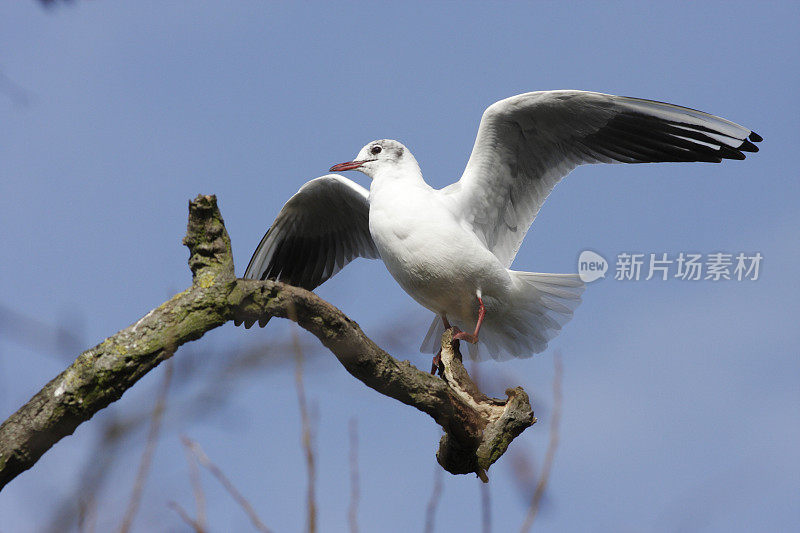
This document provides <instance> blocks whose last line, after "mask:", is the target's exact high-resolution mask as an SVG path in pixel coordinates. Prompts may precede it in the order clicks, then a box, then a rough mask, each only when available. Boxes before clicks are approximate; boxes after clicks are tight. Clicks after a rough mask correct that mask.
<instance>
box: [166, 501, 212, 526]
mask: <svg viewBox="0 0 800 533" xmlns="http://www.w3.org/2000/svg"><path fill="white" fill-rule="evenodd" d="M168 505H169V508H170V509H172V510H173V511H175V512H176V513H178V516H180V517H181V520H183V521H184V522H186V524H187V525H189V527H191V528H192V529H194V531H195V533H205V531H206V530H205V528H203V526H201V525H200V523H199V522H198V521H197V520H194V519H192V517H191V516H189V513H187V512H186V510H185V509H184V508H183V507H181V506H180V505H179V504H178V503H177V502H169V504H168Z"/></svg>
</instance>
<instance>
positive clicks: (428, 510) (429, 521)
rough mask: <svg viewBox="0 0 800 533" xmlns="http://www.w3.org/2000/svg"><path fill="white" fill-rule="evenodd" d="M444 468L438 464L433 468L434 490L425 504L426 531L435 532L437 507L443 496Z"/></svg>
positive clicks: (428, 532) (426, 532) (427, 532)
mask: <svg viewBox="0 0 800 533" xmlns="http://www.w3.org/2000/svg"><path fill="white" fill-rule="evenodd" d="M442 475H443V474H442V469H441V468H439V467H438V466H437V467H435V468H434V470H433V491H432V492H431V497H430V499H429V500H428V505H426V506H425V533H433V526H434V523H435V520H436V508H437V507H438V505H439V499H440V498H441V496H442Z"/></svg>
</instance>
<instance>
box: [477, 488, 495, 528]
mask: <svg viewBox="0 0 800 533" xmlns="http://www.w3.org/2000/svg"><path fill="white" fill-rule="evenodd" d="M479 485H480V486H481V487H480V491H481V526H482V527H481V530H482V531H483V533H492V495H491V493H490V492H489V484H488V483H483V482H480V483H479Z"/></svg>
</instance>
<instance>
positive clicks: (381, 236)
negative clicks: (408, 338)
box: [369, 182, 510, 317]
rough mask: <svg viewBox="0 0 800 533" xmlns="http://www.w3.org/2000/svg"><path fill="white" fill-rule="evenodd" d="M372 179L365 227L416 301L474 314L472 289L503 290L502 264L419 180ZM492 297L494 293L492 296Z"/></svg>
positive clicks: (505, 280) (438, 309) (451, 313)
mask: <svg viewBox="0 0 800 533" xmlns="http://www.w3.org/2000/svg"><path fill="white" fill-rule="evenodd" d="M375 185H376V184H373V187H372V189H371V191H370V213H369V228H370V233H371V234H372V238H373V240H374V241H375V245H376V246H377V248H378V251H379V252H380V254H381V258H382V259H383V262H384V263H385V264H386V268H387V269H388V270H389V272H390V273H391V274H392V276H393V277H394V278H395V280H396V281H397V282H398V283H399V284H400V286H401V287H403V289H404V290H405V291H406V292H407V293H408V294H409V295H410V296H411V297H412V298H414V299H415V300H416V301H417V302H419V303H420V304H421V305H423V306H425V307H427V308H428V309H430V310H431V311H434V312H436V313H439V314H442V313H445V314H448V315H449V316H454V317H456V316H463V315H467V316H469V315H471V314H474V313H473V312H474V308H475V301H476V300H475V295H476V292H477V291H479V290H480V291H481V292H482V293H488V294H489V295H490V296H500V295H501V294H504V293H506V292H507V290H508V287H509V286H510V278H509V276H508V273H507V271H506V269H505V268H504V267H503V266H502V265H501V264H500V262H499V261H498V260H497V258H496V257H495V256H494V255H493V254H492V253H491V252H489V251H488V250H487V249H486V248H485V246H483V244H482V243H481V242H480V241H479V240H478V238H477V237H476V236H475V234H474V233H472V232H470V231H467V230H466V229H465V228H464V227H463V225H462V223H461V221H459V220H458V219H457V217H456V216H455V215H454V214H452V213H451V212H450V210H449V209H448V208H447V207H446V206H445V205H444V203H443V202H444V199H443V198H442V196H441V195H440V194H439V192H438V191H436V190H434V189H432V188H430V187H429V186H427V185H426V184H424V183H421V184H419V185H417V184H409V183H408V182H405V183H403V182H399V183H398V182H395V183H392V182H389V183H386V182H384V183H381V184H379V185H378V186H377V187H376V186H375ZM493 299H494V298H493Z"/></svg>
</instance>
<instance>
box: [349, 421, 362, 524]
mask: <svg viewBox="0 0 800 533" xmlns="http://www.w3.org/2000/svg"><path fill="white" fill-rule="evenodd" d="M349 429H350V507H349V509H348V511H347V521H348V523H349V524H350V531H351V532H352V533H358V499H359V483H358V423H357V422H356V419H355V418H351V419H350V424H349Z"/></svg>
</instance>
